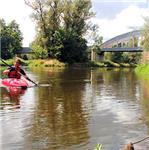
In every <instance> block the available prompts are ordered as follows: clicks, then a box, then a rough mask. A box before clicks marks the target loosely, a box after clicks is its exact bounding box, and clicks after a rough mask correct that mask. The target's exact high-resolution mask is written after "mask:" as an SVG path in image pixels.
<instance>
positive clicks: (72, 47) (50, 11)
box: [24, 0, 93, 62]
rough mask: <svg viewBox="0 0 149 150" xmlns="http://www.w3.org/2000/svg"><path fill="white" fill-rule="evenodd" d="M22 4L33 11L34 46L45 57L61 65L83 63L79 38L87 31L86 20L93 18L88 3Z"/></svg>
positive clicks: (44, 0) (51, 0)
mask: <svg viewBox="0 0 149 150" xmlns="http://www.w3.org/2000/svg"><path fill="white" fill-rule="evenodd" d="M24 1H25V3H26V4H27V5H28V6H30V7H31V8H32V9H33V10H34V13H33V15H32V17H33V19H34V20H35V23H36V30H37V35H36V39H35V41H38V42H35V43H37V44H38V45H39V46H40V47H42V48H43V49H46V50H47V53H48V56H49V57H54V58H58V59H60V60H62V61H65V62H67V61H68V62H75V61H82V60H86V58H87V55H86V49H87V46H86V43H87V42H86V40H85V39H84V37H83V36H84V34H85V33H86V31H87V29H88V28H89V26H88V23H87V20H88V19H89V18H91V17H92V16H93V12H92V11H91V10H90V9H91V1H90V0H32V1H29V0H24ZM72 42H73V43H72ZM74 43H75V44H74ZM79 54H80V55H79ZM68 56H69V57H68ZM76 57H77V58H76ZM70 60H71V61H70Z"/></svg>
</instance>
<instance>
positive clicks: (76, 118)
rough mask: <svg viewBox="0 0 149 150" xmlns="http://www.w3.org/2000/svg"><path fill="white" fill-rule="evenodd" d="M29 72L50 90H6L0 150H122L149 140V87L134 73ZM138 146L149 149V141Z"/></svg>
mask: <svg viewBox="0 0 149 150" xmlns="http://www.w3.org/2000/svg"><path fill="white" fill-rule="evenodd" d="M26 72H27V74H28V76H29V77H30V78H31V79H33V80H34V81H36V82H37V81H38V82H39V83H43V84H44V83H50V86H49V87H47V86H45V87H44V86H41V87H40V86H37V87H30V88H28V89H26V90H21V89H20V90H17V91H16V92H11V91H10V89H6V88H4V87H1V90H0V95H1V101H0V126H1V128H0V139H1V140H0V146H1V148H0V149H1V150H93V149H94V148H95V146H96V144H98V143H99V144H102V147H103V150H119V149H120V148H122V147H123V146H124V145H125V144H127V143H129V142H136V141H138V140H140V139H143V138H145V137H147V136H148V134H149V83H147V82H146V81H145V80H143V79H139V78H138V77H137V76H136V74H135V72H134V70H133V69H118V68H116V69H85V68H71V69H70V68H67V69H35V70H28V69H26ZM30 84H32V83H30ZM134 146H135V148H136V149H137V150H147V149H149V139H148V140H146V141H143V142H141V143H138V144H136V145H134Z"/></svg>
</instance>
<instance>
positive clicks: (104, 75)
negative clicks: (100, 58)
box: [91, 68, 137, 99]
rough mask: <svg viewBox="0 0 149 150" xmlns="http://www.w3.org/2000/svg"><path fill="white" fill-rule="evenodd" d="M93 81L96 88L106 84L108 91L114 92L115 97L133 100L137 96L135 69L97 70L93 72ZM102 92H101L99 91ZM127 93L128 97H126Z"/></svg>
mask: <svg viewBox="0 0 149 150" xmlns="http://www.w3.org/2000/svg"><path fill="white" fill-rule="evenodd" d="M91 74H92V75H91V76H92V80H91V83H93V84H94V86H95V87H96V86H99V84H100V83H101V84H104V85H105V86H106V89H107V90H108V89H109V90H110V91H112V93H113V94H115V96H116V97H117V98H118V97H121V96H123V98H125V97H127V99H128V97H129V98H130V99H131V98H133V99H134V97H135V94H136V88H135V87H136V84H137V83H136V82H135V81H136V80H134V78H135V74H134V70H133V69H129V68H126V69H119V68H114V69H113V68H111V69H110V68H109V69H97V70H94V71H92V72H91ZM98 91H99V92H100V90H98ZM126 93H127V95H126Z"/></svg>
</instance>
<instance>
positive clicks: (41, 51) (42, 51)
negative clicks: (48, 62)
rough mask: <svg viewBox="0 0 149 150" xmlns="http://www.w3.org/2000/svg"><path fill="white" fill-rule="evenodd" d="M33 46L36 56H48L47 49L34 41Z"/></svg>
mask: <svg viewBox="0 0 149 150" xmlns="http://www.w3.org/2000/svg"><path fill="white" fill-rule="evenodd" d="M31 48H32V51H33V55H34V58H36V59H37V58H38V59H44V58H47V57H48V55H47V50H46V49H44V48H42V47H41V46H39V45H38V44H36V43H32V45H31Z"/></svg>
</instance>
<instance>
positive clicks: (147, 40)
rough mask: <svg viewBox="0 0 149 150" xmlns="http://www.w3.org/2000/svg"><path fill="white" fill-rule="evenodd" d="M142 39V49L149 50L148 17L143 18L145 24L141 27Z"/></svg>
mask: <svg viewBox="0 0 149 150" xmlns="http://www.w3.org/2000/svg"><path fill="white" fill-rule="evenodd" d="M142 34H143V37H144V39H143V41H142V45H143V49H144V51H149V17H146V18H145V24H144V27H143V31H142Z"/></svg>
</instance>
